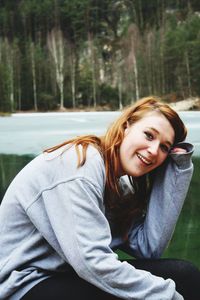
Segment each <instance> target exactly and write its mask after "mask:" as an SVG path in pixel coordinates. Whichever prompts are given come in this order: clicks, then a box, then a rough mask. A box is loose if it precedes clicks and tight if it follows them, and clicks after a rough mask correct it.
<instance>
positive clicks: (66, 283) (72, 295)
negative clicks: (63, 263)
mask: <svg viewBox="0 0 200 300" xmlns="http://www.w3.org/2000/svg"><path fill="white" fill-rule="evenodd" d="M128 262H129V263H130V264H131V265H133V266H134V267H136V268H137V269H142V270H147V271H149V272H151V273H152V274H154V275H157V276H160V277H163V278H165V279H167V278H171V279H173V280H174V281H175V283H176V290H177V291H178V292H179V293H180V294H182V296H183V297H184V300H200V271H199V270H198V269H197V268H196V267H194V266H193V265H192V264H191V263H189V262H186V261H183V260H177V259H155V260H154V259H145V260H134V259H133V260H128ZM97 299H101V300H111V299H113V300H114V299H119V298H117V297H114V296H112V295H110V294H108V293H106V292H104V291H102V290H100V289H98V288H97V287H95V286H93V285H91V284H90V283H88V282H87V281H85V280H83V279H81V278H80V277H78V275H77V274H76V273H75V272H74V271H73V270H71V271H70V272H69V273H66V274H63V275H55V276H53V277H52V278H49V279H46V280H43V281H42V282H40V283H39V284H38V285H36V286H35V287H34V288H32V289H31V290H30V291H29V292H28V293H27V294H26V295H25V296H24V297H23V298H22V300H97ZM144 300H145V299H144Z"/></svg>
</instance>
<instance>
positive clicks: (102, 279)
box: [0, 97, 200, 300]
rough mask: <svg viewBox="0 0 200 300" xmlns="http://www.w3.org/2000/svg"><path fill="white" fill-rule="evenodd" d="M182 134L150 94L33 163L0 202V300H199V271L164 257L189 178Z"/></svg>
mask: <svg viewBox="0 0 200 300" xmlns="http://www.w3.org/2000/svg"><path fill="white" fill-rule="evenodd" d="M186 133H187V131H186V128H185V126H184V124H183V123H182V121H181V119H180V118H179V116H178V115H177V113H176V112H175V111H173V110H172V109H171V108H170V107H169V106H168V105H166V104H164V103H162V102H160V101H159V100H158V99H156V98H154V97H148V98H144V99H142V100H140V101H138V102H137V103H136V104H135V105H134V106H131V107H129V108H127V109H126V110H125V111H124V113H123V114H122V115H121V116H120V117H119V118H118V119H117V120H116V122H114V123H113V125H112V126H111V127H110V128H109V129H108V131H107V133H106V134H105V136H103V137H96V136H83V137H78V138H75V139H72V140H69V141H67V142H65V143H63V144H62V145H58V146H55V147H53V148H50V149H48V150H46V151H45V152H44V153H43V154H41V155H39V156H38V157H36V158H35V159H34V160H33V161H31V162H30V163H29V164H28V165H27V166H26V167H25V168H24V169H23V170H22V171H21V172H20V173H19V174H18V175H17V176H16V178H15V179H14V180H13V182H12V183H11V185H10V187H9V188H8V190H7V192H6V194H5V197H4V199H3V201H2V204H1V207H0V299H1V300H2V299H4V300H5V299H9V300H18V299H23V300H32V299H35V300H39V299H48V300H51V299H59V300H62V299H73V300H76V299H80V298H81V299H105V300H106V299H137V300H144V299H145V300H165V299H166V300H172V299H173V300H182V299H190V300H195V299H197V298H198V299H200V298H199V292H198V289H199V286H198V284H199V279H200V275H199V271H198V269H197V268H195V267H194V266H192V265H191V264H190V263H188V262H185V261H181V260H169V259H168V260H167V259H160V256H161V255H162V253H163V251H164V249H165V248H166V246H167V244H168V243H169V241H170V239H171V236H172V233H173V231H174V227H175V224H176V222H177V219H178V216H179V214H180V211H181V208H182V206H183V203H184V200H185V197H186V193H187V190H188V187H189V183H190V180H191V177H192V171H193V165H192V162H191V154H192V145H190V144H188V143H186V142H184V140H185V137H186ZM127 178H128V180H127ZM120 247H124V248H126V249H128V251H129V252H131V254H132V255H133V256H134V257H135V258H136V259H133V260H130V261H128V262H126V261H120V260H119V259H118V256H117V254H116V253H115V252H114V250H115V249H116V248H120ZM183 297H184V298H183Z"/></svg>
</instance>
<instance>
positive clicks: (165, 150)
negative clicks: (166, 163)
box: [160, 145, 170, 153]
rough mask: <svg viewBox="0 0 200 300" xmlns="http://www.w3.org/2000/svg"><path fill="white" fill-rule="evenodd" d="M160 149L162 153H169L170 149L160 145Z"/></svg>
mask: <svg viewBox="0 0 200 300" xmlns="http://www.w3.org/2000/svg"><path fill="white" fill-rule="evenodd" d="M160 148H161V150H162V151H163V152H164V153H169V151H170V148H169V147H168V146H166V145H160Z"/></svg>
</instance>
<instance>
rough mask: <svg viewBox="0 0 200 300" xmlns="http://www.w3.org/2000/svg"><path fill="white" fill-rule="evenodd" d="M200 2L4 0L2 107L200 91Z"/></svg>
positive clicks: (111, 104) (0, 13) (42, 107)
mask: <svg viewBox="0 0 200 300" xmlns="http://www.w3.org/2000/svg"><path fill="white" fill-rule="evenodd" d="M199 74H200V1H199V0H169V1H166V0H150V1H149V0H116V1H113V0H43V1H38V0H5V1H2V0H0V111H1V112H9V113H12V112H16V111H30V110H31V111H52V110H61V111H64V110H66V109H77V110H78V109H83V108H88V109H89V108H90V109H94V110H98V109H121V108H122V107H123V106H125V105H127V104H130V103H132V102H134V101H136V100H137V99H138V98H141V97H144V96H146V95H150V94H151V95H152V94H154V95H158V96H161V97H162V98H163V99H164V100H165V101H168V102H172V101H178V100H181V99H186V98H189V97H199V95H200V75H199Z"/></svg>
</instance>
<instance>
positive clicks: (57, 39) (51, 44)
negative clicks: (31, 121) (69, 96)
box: [47, 29, 65, 110]
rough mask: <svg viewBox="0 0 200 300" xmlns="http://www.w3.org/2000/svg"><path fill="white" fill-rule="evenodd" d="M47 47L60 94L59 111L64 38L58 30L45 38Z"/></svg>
mask: <svg viewBox="0 0 200 300" xmlns="http://www.w3.org/2000/svg"><path fill="white" fill-rule="evenodd" d="M47 45H48V48H49V51H50V53H51V56H52V58H53V63H54V67H55V73H56V82H57V85H58V88H59V92H60V109H61V110H62V109H64V62H65V56H64V38H63V34H62V31H61V30H60V29H53V30H52V31H51V32H50V33H48V36H47Z"/></svg>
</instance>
